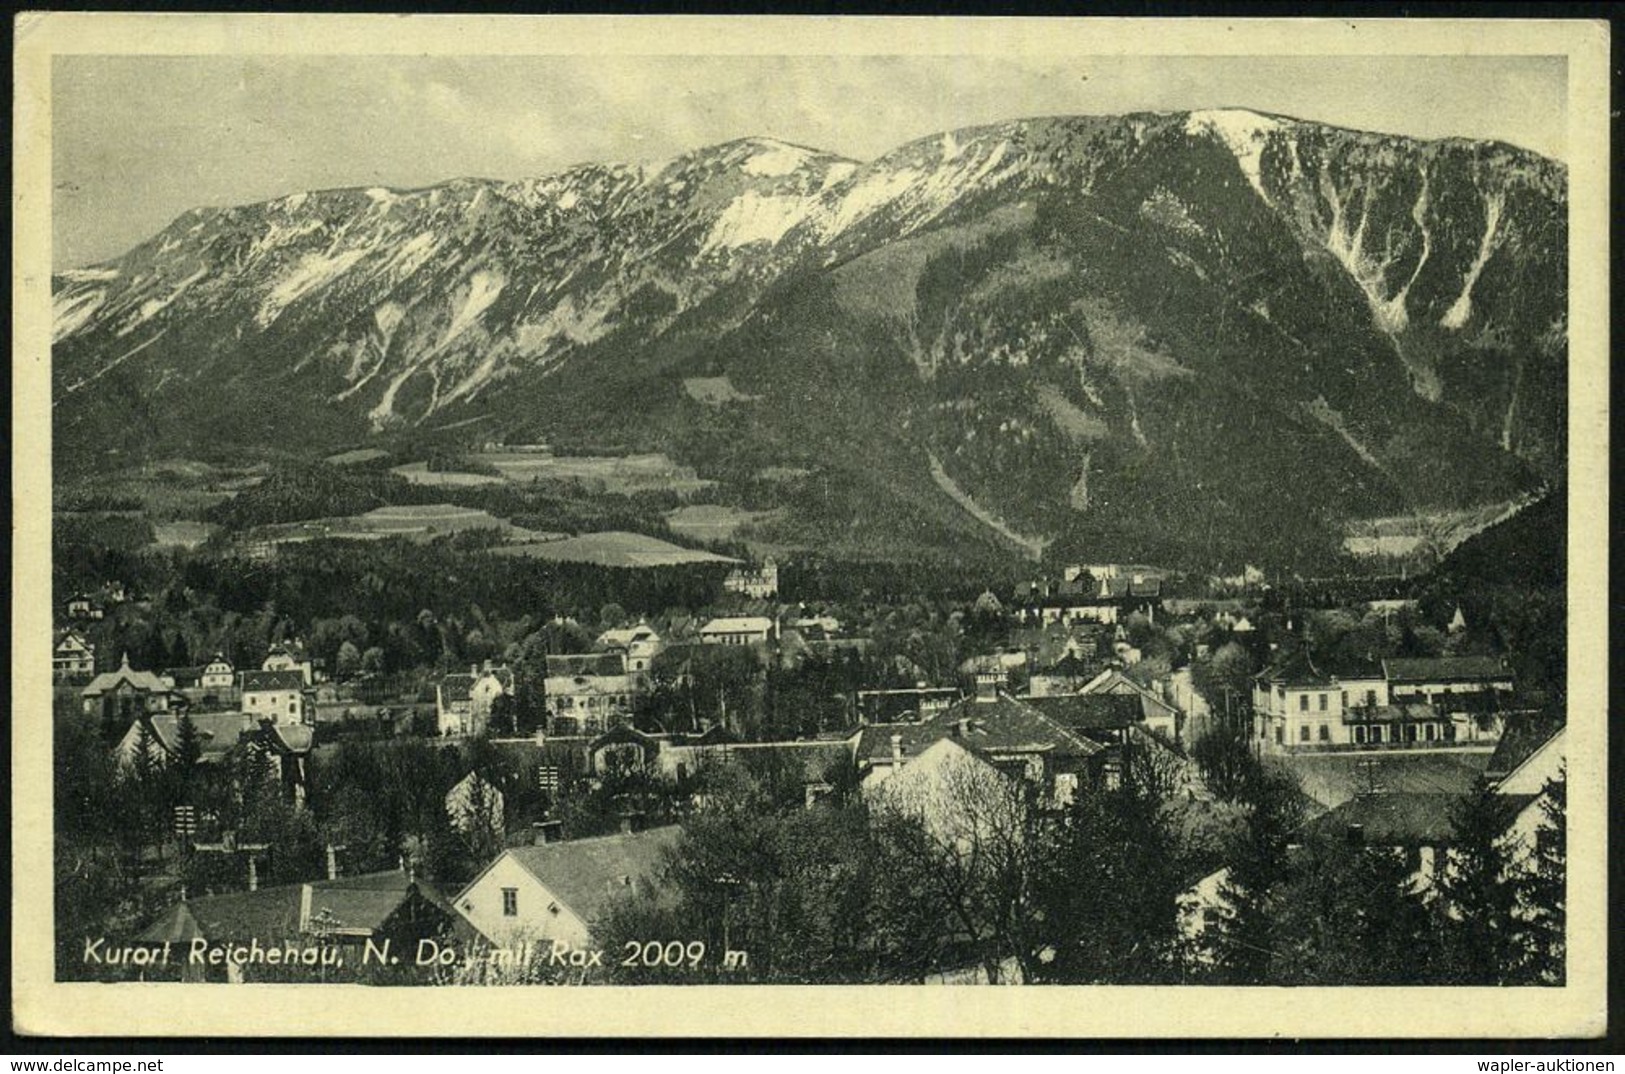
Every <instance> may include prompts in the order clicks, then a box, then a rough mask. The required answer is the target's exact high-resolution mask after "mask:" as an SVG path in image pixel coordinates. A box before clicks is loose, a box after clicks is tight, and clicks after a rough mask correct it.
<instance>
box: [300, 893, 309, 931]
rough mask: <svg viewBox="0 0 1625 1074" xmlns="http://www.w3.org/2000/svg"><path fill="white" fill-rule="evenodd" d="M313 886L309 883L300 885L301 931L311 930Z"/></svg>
mask: <svg viewBox="0 0 1625 1074" xmlns="http://www.w3.org/2000/svg"><path fill="white" fill-rule="evenodd" d="M311 895H312V892H311V887H310V885H309V884H300V885H299V931H300V932H309V931H310V902H311Z"/></svg>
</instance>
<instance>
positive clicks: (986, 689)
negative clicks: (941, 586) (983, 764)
mask: <svg viewBox="0 0 1625 1074" xmlns="http://www.w3.org/2000/svg"><path fill="white" fill-rule="evenodd" d="M943 738H952V739H954V740H955V741H956V742H958V743H959V744H960V745H962V746H964V747H965V748H966V749H969V750H971V751H972V752H974V753H976V754H977V755H978V756H979V757H980V758H981V759H983V760H985V761H987V762H989V763H991V764H992V765H993V766H994V767H995V768H997V769H999V770H1000V771H1003V772H1006V773H1009V774H1011V775H1019V776H1021V777H1023V778H1025V779H1028V780H1031V781H1032V782H1034V783H1036V784H1038V785H1039V787H1040V788H1041V789H1042V792H1043V794H1044V796H1045V798H1046V800H1048V801H1051V802H1056V803H1059V802H1065V801H1069V800H1070V799H1071V797H1072V794H1073V792H1074V791H1075V789H1076V788H1077V787H1078V785H1079V784H1080V783H1081V782H1083V781H1085V780H1091V781H1092V780H1094V779H1096V778H1099V775H1100V773H1099V765H1098V761H1097V758H1098V757H1099V755H1100V754H1102V753H1103V752H1104V751H1105V747H1103V746H1101V745H1100V744H1099V743H1097V742H1094V741H1091V740H1090V739H1087V738H1084V737H1082V736H1080V735H1077V734H1074V733H1073V732H1071V731H1069V730H1067V729H1066V728H1065V727H1062V726H1061V725H1060V724H1058V723H1057V722H1055V721H1054V720H1052V719H1050V718H1049V717H1048V716H1046V715H1045V714H1044V713H1042V712H1041V711H1039V710H1038V709H1037V708H1035V707H1034V706H1032V705H1030V704H1027V703H1026V702H1024V701H1020V700H1017V699H1016V698H1013V697H1011V696H1009V695H1008V694H1006V693H1004V692H1003V691H1002V690H1001V689H1000V678H999V675H998V674H997V673H996V672H992V671H987V672H983V673H981V674H979V675H978V676H977V682H976V693H975V695H974V696H972V697H969V698H966V699H965V700H963V701H960V702H958V703H957V704H954V705H952V706H950V707H948V708H947V709H944V710H943V711H941V712H939V713H936V714H935V715H933V716H932V717H930V718H929V719H927V720H925V721H923V722H921V723H917V724H872V725H870V726H868V727H864V728H862V729H861V730H860V731H859V732H858V735H857V741H856V743H855V746H854V751H855V760H856V764H857V768H858V774H859V779H860V781H861V782H862V784H863V785H865V786H867V785H868V784H870V783H879V782H880V781H883V780H886V779H890V778H892V777H893V776H895V775H896V774H897V772H899V771H900V770H902V769H903V768H904V767H905V766H906V765H908V764H909V763H911V760H912V759H913V758H915V757H918V756H919V755H920V754H922V753H924V752H925V750H927V749H929V748H930V747H931V746H932V745H934V744H935V743H936V742H937V741H938V740H939V739H943Z"/></svg>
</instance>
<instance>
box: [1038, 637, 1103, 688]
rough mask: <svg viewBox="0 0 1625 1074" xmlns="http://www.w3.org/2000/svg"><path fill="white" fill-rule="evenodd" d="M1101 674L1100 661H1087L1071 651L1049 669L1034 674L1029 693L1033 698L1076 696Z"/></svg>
mask: <svg viewBox="0 0 1625 1074" xmlns="http://www.w3.org/2000/svg"><path fill="white" fill-rule="evenodd" d="M1100 672H1101V666H1100V663H1099V661H1095V660H1085V659H1083V657H1081V656H1080V655H1078V653H1077V652H1075V651H1073V650H1070V649H1069V650H1068V651H1067V653H1066V654H1065V655H1064V656H1062V657H1061V658H1060V659H1059V660H1057V661H1056V662H1055V663H1053V664H1051V665H1050V666H1049V667H1047V668H1044V669H1043V670H1042V671H1035V672H1033V673H1032V675H1031V677H1029V678H1028V680H1027V692H1028V693H1029V694H1030V695H1031V696H1033V697H1051V696H1053V695H1055V694H1075V693H1077V692H1078V691H1079V690H1081V689H1082V688H1083V687H1084V686H1086V685H1088V684H1089V682H1090V680H1092V679H1094V678H1095V677H1096V676H1098V675H1099V674H1100Z"/></svg>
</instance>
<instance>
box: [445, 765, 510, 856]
mask: <svg viewBox="0 0 1625 1074" xmlns="http://www.w3.org/2000/svg"><path fill="white" fill-rule="evenodd" d="M445 801H446V816H447V817H449V818H450V819H451V826H452V829H453V830H454V831H458V832H461V833H462V834H464V835H474V834H476V833H479V832H480V829H482V828H483V829H484V834H487V835H490V836H493V837H494V838H496V839H497V840H498V841H500V840H501V839H502V837H503V835H504V833H506V831H507V828H506V827H505V826H504V823H503V801H504V798H503V794H502V792H501V791H500V790H498V789H497V788H496V786H495V785H493V784H492V783H491V782H490V781H489V780H487V779H485V777H483V776H481V775H480V774H479V773H478V772H470V773H469V774H468V775H466V776H464V777H463V778H462V779H460V780H458V781H457V782H456V784H454V785H453V786H452V788H451V790H449V791H447V792H446V799H445Z"/></svg>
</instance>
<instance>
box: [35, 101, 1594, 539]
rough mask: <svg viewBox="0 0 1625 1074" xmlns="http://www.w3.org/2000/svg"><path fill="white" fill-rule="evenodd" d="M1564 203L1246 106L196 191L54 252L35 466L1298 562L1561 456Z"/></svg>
mask: <svg viewBox="0 0 1625 1074" xmlns="http://www.w3.org/2000/svg"><path fill="white" fill-rule="evenodd" d="M1566 219H1567V176H1566V172H1565V169H1564V167H1563V166H1562V165H1561V164H1560V163H1558V162H1554V161H1551V160H1548V159H1546V158H1544V157H1541V156H1539V155H1536V154H1534V153H1530V152H1528V151H1525V150H1521V149H1518V148H1515V147H1512V146H1508V145H1504V144H1500V143H1493V142H1482V141H1470V140H1462V139H1446V140H1437V141H1423V140H1417V139H1412V138H1406V137H1400V136H1396V135H1389V134H1376V133H1369V132H1362V131H1353V130H1346V129H1341V128H1336V127H1331V126H1327V125H1324V124H1319V123H1313V122H1306V121H1302V120H1297V119H1292V118H1289V117H1285V116H1276V115H1266V114H1262V113H1258V112H1252V111H1246V110H1241V109H1220V110H1211V111H1195V112H1179V113H1142V114H1131V115H1123V116H1078V117H1054V118H1037V119H1026V120H1020V121H1013V122H1008V123H1001V124H996V125H992V126H983V127H975V128H969V129H964V130H957V131H951V132H946V133H943V134H939V135H935V136H932V137H929V138H924V139H921V140H918V141H915V142H911V143H909V144H907V145H904V146H902V147H900V148H898V149H896V150H895V151H892V152H890V153H887V154H885V155H884V156H881V157H879V158H878V159H875V160H872V161H867V162H860V161H855V160H849V159H846V158H844V157H841V156H839V155H836V154H831V153H826V152H820V151H817V150H812V149H807V148H803V147H800V146H795V145H790V144H787V143H784V142H780V141H776V140H772V139H765V138H749V139H743V140H740V141H734V142H728V143H725V144H723V145H718V146H711V147H707V148H704V149H699V150H696V151H694V152H691V153H688V154H685V155H683V156H680V157H678V158H676V159H674V160H671V161H669V162H666V163H664V164H660V165H649V166H629V165H613V164H588V165H582V166H579V167H575V168H571V169H569V170H567V171H564V172H561V173H559V174H556V175H550V176H545V177H541V178H530V179H520V180H513V181H496V180H485V179H459V180H454V181H451V182H447V183H444V184H442V185H438V186H434V187H431V188H427V189H418V190H396V189H386V188H371V189H346V190H329V191H315V192H307V193H295V194H291V195H289V196H287V197H283V198H279V199H277V200H274V201H270V202H265V203H262V204H256V205H247V206H239V207H232V208H199V209H194V210H192V211H189V212H187V213H185V214H183V215H182V216H181V217H180V218H178V219H177V220H175V221H174V222H173V223H172V224H170V225H169V226H168V227H167V228H165V229H164V230H163V231H161V232H160V233H159V234H157V235H155V236H153V237H152V238H151V239H149V240H147V241H146V242H144V243H142V244H140V245H139V246H137V247H135V248H134V249H132V250H130V251H129V252H128V253H126V254H124V255H123V256H120V257H117V258H114V259H112V260H109V261H107V262H104V263H101V264H97V265H92V266H87V267H83V268H78V269H73V270H68V271H63V272H60V273H58V274H57V275H56V276H55V278H54V280H53V297H54V303H55V331H54V344H53V351H52V358H53V362H52V376H53V407H54V428H55V448H54V450H55V463H56V466H57V468H58V473H59V475H71V474H74V473H79V472H88V471H94V470H97V469H106V468H108V467H109V466H112V465H118V464H123V463H128V462H131V461H135V460H139V459H143V458H154V457H164V456H174V455H182V456H193V457H220V456H222V455H226V454H230V453H232V452H255V451H265V450H272V451H277V452H283V453H288V454H293V455H305V456H312V457H314V456H319V455H322V454H326V453H329V452H331V451H334V450H337V449H339V448H342V447H352V446H360V445H367V444H371V443H377V444H381V445H386V446H391V447H393V448H396V449H410V448H412V447H421V446H422V445H424V444H429V443H434V444H440V445H444V444H452V445H462V446H469V445H474V444H480V443H485V442H490V441H508V442H515V441H526V442H531V441H537V440H545V441H547V442H549V443H551V444H553V445H555V446H556V447H557V448H559V449H560V450H592V451H598V452H606V453H615V452H630V451H663V452H666V453H668V454H670V455H671V456H672V457H674V458H675V459H677V460H678V461H679V462H683V463H687V464H690V465H693V466H694V467H696V468H697V469H698V470H699V472H700V475H701V476H702V477H711V478H714V479H717V480H719V481H721V482H723V485H724V487H725V488H729V489H733V490H736V493H737V495H739V496H744V497H747V498H749V497H756V498H758V499H762V498H765V499H767V500H772V501H773V503H772V504H770V505H771V506H779V507H783V508H784V509H785V511H784V514H783V517H781V518H780V519H779V520H778V521H777V522H776V523H774V524H773V525H774V526H776V527H777V529H776V530H773V531H772V532H769V533H767V536H768V537H771V538H775V539H779V540H783V541H786V542H790V543H797V542H799V543H804V544H813V545H821V546H830V547H837V546H839V547H864V548H869V549H875V548H883V547H887V546H894V547H895V546H909V547H912V546H922V547H925V546H930V547H949V546H975V547H978V548H981V549H984V550H1001V551H1005V552H1025V553H1027V554H1029V555H1035V556H1036V555H1040V554H1043V553H1045V552H1046V551H1048V552H1050V553H1051V554H1061V553H1065V554H1069V555H1070V554H1074V553H1076V554H1085V553H1087V554H1090V555H1097V556H1110V555H1134V556H1135V557H1137V558H1144V557H1157V556H1162V557H1165V558H1169V559H1174V560H1179V561H1185V562H1192V563H1194V562H1199V561H1200V562H1209V563H1223V562H1234V561H1236V560H1237V559H1239V558H1241V557H1245V556H1247V555H1249V554H1251V550H1253V549H1255V548H1256V547H1257V546H1258V545H1259V544H1260V543H1261V542H1262V543H1265V544H1268V545H1269V546H1270V547H1271V548H1272V549H1274V552H1275V558H1276V559H1277V560H1279V561H1289V560H1291V559H1292V558H1293V557H1294V556H1296V555H1298V554H1299V552H1298V551H1295V550H1301V554H1302V555H1304V556H1310V557H1311V558H1312V557H1313V556H1314V555H1320V554H1322V553H1324V552H1325V550H1326V549H1327V548H1329V547H1333V546H1334V545H1335V537H1336V534H1337V533H1338V532H1339V527H1340V526H1341V525H1342V524H1344V523H1345V522H1346V521H1347V520H1349V519H1352V518H1364V517H1375V516H1379V515H1393V514H1400V513H1405V512H1422V511H1429V510H1439V509H1448V508H1456V507H1464V506H1469V505H1477V504H1484V503H1491V502H1498V501H1511V500H1515V499H1518V498H1522V497H1527V496H1529V495H1531V494H1532V493H1534V492H1536V491H1538V490H1539V489H1541V488H1543V487H1548V486H1550V485H1551V484H1552V483H1553V482H1554V481H1556V480H1557V479H1559V478H1560V477H1561V476H1562V473H1563V468H1564V459H1565V457H1566V446H1565V442H1564V435H1565V399H1566V390H1567V380H1566V363H1567V322H1566V310H1567V279H1566V274H1567V254H1566V251H1567V224H1566ZM775 483H777V485H778V486H782V487H777V488H776V489H775V488H774V487H773V486H775Z"/></svg>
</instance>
